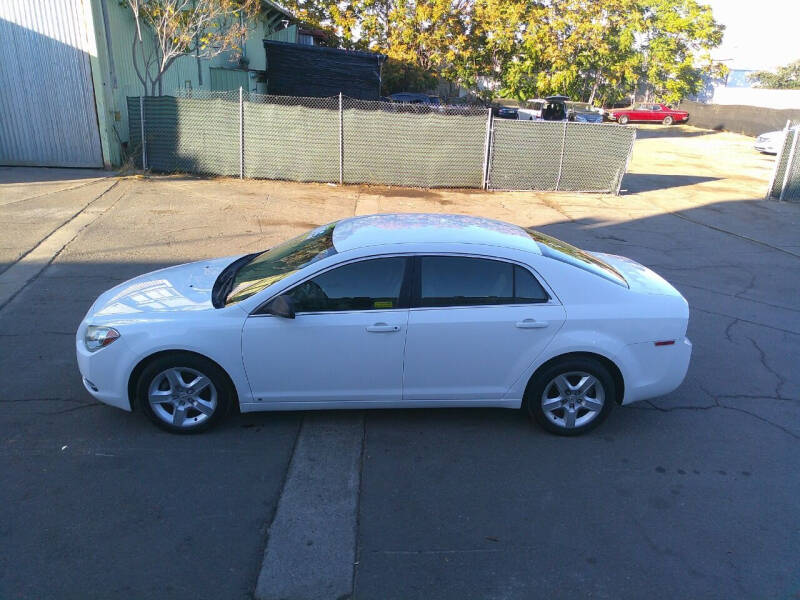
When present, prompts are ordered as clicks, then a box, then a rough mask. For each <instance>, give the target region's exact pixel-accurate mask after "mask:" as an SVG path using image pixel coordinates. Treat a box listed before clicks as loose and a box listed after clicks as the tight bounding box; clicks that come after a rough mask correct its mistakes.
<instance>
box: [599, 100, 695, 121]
mask: <svg viewBox="0 0 800 600" xmlns="http://www.w3.org/2000/svg"><path fill="white" fill-rule="evenodd" d="M608 118H609V120H611V121H617V123H619V124H620V125H625V124H626V123H629V122H632V121H635V122H642V123H657V122H661V123H663V124H664V125H672V124H673V123H686V121H688V120H689V113H688V112H686V111H683V110H675V109H672V108H670V107H669V106H667V105H666V104H660V103H658V104H655V103H640V104H635V105H634V106H633V107H632V108H624V109H621V110H612V111H610V112H609V113H608Z"/></svg>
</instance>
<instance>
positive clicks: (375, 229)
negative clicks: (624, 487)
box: [75, 214, 692, 435]
mask: <svg viewBox="0 0 800 600" xmlns="http://www.w3.org/2000/svg"><path fill="white" fill-rule="evenodd" d="M688 320H689V306H688V304H687V303H686V300H685V299H684V298H683V296H681V294H680V293H679V292H678V291H677V290H676V289H675V288H674V287H672V286H671V285H670V284H669V283H668V282H667V281H665V280H664V279H662V278H661V277H660V276H659V275H657V274H656V273H654V272H653V271H651V270H650V269H648V268H647V267H645V266H643V265H640V264H638V263H636V262H634V261H632V260H630V259H627V258H624V257H622V256H614V255H611V254H602V253H597V252H586V251H584V250H580V249H578V248H576V247H574V246H571V245H569V244H567V243H565V242H562V241H560V240H557V239H555V238H552V237H550V236H547V235H544V234H542V233H540V232H538V231H535V230H533V229H523V228H522V227H519V226H517V225H512V224H509V223H503V222H500V221H493V220H489V219H481V218H477V217H472V216H466V215H442V214H395V215H392V214H381V215H370V216H360V217H353V218H350V219H344V220H341V221H337V222H334V223H330V224H328V225H323V226H321V227H318V228H316V229H314V230H312V231H309V232H307V233H304V234H302V235H300V236H298V237H296V238H294V239H292V240H289V241H286V242H284V243H282V244H278V245H276V246H274V247H273V248H271V249H269V250H265V251H263V252H256V253H253V254H247V255H245V256H230V257H228V258H218V259H213V260H203V261H199V262H194V263H189V264H184V265H178V266H174V267H169V268H166V269H161V270H160V271H155V272H152V273H149V274H145V275H141V276H139V277H136V278H135V279H131V280H130V281H126V282H124V283H121V284H119V285H117V286H116V287H114V288H112V289H110V290H108V291H107V292H105V293H103V294H102V295H101V296H100V297H99V298H98V299H97V300H96V301H95V302H94V304H93V305H92V307H91V308H90V309H89V311H88V312H87V314H86V316H85V317H84V319H83V321H82V322H81V324H80V326H79V328H78V331H77V335H76V339H75V343H76V350H77V354H78V366H79V368H80V372H81V374H82V376H83V384H84V386H85V387H86V389H87V390H88V392H89V393H90V394H91V395H92V396H94V397H95V398H97V399H98V400H99V401H101V402H104V403H106V404H110V405H112V406H116V407H118V408H121V409H123V410H127V411H130V410H134V409H135V410H140V411H142V412H143V413H145V414H146V415H147V416H148V417H149V418H150V419H151V420H152V421H153V422H154V423H155V424H156V425H158V426H160V427H163V428H164V429H167V430H169V431H173V432H178V433H190V432H194V431H201V430H203V429H206V428H208V427H210V426H211V425H213V424H214V423H217V422H219V421H220V420H221V419H222V418H224V417H225V414H226V413H227V412H228V410H229V409H231V408H234V407H236V406H238V408H239V409H240V410H241V411H242V412H252V411H264V410H320V409H337V410H338V409H345V408H353V409H364V408H411V407H415V408H425V407H427V408H438V407H447V406H451V407H455V406H471V407H476V406H493V407H498V408H501V407H502V408H515V409H516V408H523V409H524V410H526V411H527V412H528V413H529V414H530V416H531V417H532V418H534V419H535V420H536V421H537V422H538V423H540V424H541V425H542V426H543V427H544V428H545V429H547V430H549V431H551V432H553V433H557V434H561V435H576V434H580V433H583V432H585V431H588V430H590V429H592V428H593V427H595V426H596V425H598V424H599V423H600V422H602V421H603V420H604V419H605V417H606V416H608V414H609V412H610V411H611V409H612V408H613V407H614V406H615V405H617V404H629V403H631V402H637V401H640V400H645V399H647V398H653V397H656V396H660V395H663V394H667V393H669V392H671V391H672V390H674V389H675V388H676V387H678V385H680V383H681V381H683V378H684V376H685V375H686V370H687V368H688V366H689V359H690V356H691V352H692V345H691V343H690V342H689V340H688V339H687V338H686V326H687V323H688Z"/></svg>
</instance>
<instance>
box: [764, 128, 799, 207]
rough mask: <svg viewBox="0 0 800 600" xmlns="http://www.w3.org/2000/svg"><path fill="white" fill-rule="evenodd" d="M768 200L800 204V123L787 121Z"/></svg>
mask: <svg viewBox="0 0 800 600" xmlns="http://www.w3.org/2000/svg"><path fill="white" fill-rule="evenodd" d="M783 131H784V137H783V144H782V145H781V148H780V149H779V150H778V156H777V158H776V160H775V169H774V170H773V172H772V179H771V181H770V184H769V189H768V190H767V199H770V198H772V199H775V200H784V201H787V202H800V121H787V123H786V127H785V128H784V130H783Z"/></svg>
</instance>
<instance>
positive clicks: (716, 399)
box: [630, 385, 800, 440]
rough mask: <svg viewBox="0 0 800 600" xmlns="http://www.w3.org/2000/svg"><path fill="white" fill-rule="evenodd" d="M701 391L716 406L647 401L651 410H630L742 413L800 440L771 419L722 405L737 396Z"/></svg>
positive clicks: (798, 435) (766, 397) (799, 435)
mask: <svg viewBox="0 0 800 600" xmlns="http://www.w3.org/2000/svg"><path fill="white" fill-rule="evenodd" d="M700 389H701V390H703V392H704V393H705V394H707V395H708V396H709V398H711V399H712V400H713V401H714V404H712V405H709V406H669V407H662V406H656V405H655V404H653V403H652V402H651V401H650V400H645V401H644V402H642V403H641V404H646V405H648V406H649V407H650V408H645V407H643V406H631V407H630V408H634V409H637V410H655V411H658V412H660V413H671V412H678V411H705V410H714V409H722V410H732V411H735V412H739V413H742V414H745V415H749V416H751V417H753V418H755V419H757V420H759V421H761V422H762V423H764V424H766V425H770V426H771V427H774V428H775V429H778V430H780V431H782V432H783V433H785V434H787V435H790V436H791V437H793V438H794V439H796V440H800V434H797V433H795V432H793V431H792V430H790V429H788V428H786V427H784V426H783V425H780V424H779V423H775V422H774V421H770V420H769V419H766V418H765V417H762V416H761V415H759V414H757V413H754V412H750V411H749V410H745V409H743V408H739V407H737V406H728V405H726V404H722V403H721V402H720V399H724V398H735V396H733V395H724V396H714V395H713V394H712V393H711V392H709V391H708V390H707V389H705V388H704V387H703V386H702V385H701V386H700ZM758 399H767V400H782V398H773V397H769V396H764V397H761V396H759V397H758Z"/></svg>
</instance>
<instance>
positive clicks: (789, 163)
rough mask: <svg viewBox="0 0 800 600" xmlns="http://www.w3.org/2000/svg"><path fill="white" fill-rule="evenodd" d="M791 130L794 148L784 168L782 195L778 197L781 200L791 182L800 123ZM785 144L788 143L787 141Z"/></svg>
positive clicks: (799, 134)
mask: <svg viewBox="0 0 800 600" xmlns="http://www.w3.org/2000/svg"><path fill="white" fill-rule="evenodd" d="M790 131H793V132H794V137H792V148H791V150H789V158H788V159H787V160H786V169H784V171H783V185H781V195H780V197H779V198H778V200H780V201H783V196H784V195H785V194H786V186H787V184H788V183H789V175H790V174H791V172H792V167H793V165H794V159H795V154H797V139H798V138H800V125H798V126H797V127H795V128H794V129H791V130H790ZM787 135H788V132H787ZM784 144H786V142H785V141H784Z"/></svg>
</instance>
